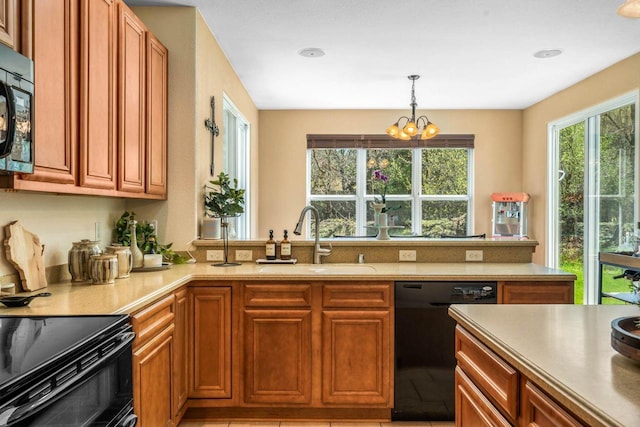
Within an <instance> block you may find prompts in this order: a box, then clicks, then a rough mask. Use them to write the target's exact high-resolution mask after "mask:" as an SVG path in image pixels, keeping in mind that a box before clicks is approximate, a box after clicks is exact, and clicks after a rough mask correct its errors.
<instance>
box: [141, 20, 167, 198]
mask: <svg viewBox="0 0 640 427" xmlns="http://www.w3.org/2000/svg"><path fill="white" fill-rule="evenodd" d="M168 60H169V52H168V51H167V48H165V47H164V46H163V45H162V43H160V41H159V40H158V39H157V38H156V37H155V36H154V35H153V34H151V33H147V156H146V161H147V164H146V173H147V175H146V191H147V193H149V194H160V195H162V196H166V194H167V111H168V92H167V82H168V79H169V77H168Z"/></svg>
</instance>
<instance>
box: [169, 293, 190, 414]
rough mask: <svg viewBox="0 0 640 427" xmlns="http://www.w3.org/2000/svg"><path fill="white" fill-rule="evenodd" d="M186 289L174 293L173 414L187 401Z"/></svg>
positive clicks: (187, 333) (177, 412)
mask: <svg viewBox="0 0 640 427" xmlns="http://www.w3.org/2000/svg"><path fill="white" fill-rule="evenodd" d="M187 302H188V299H187V290H186V289H182V290H180V291H178V292H176V294H175V307H176V309H175V320H174V324H175V334H174V342H175V351H174V358H173V379H174V384H173V392H174V399H173V403H174V406H173V412H174V415H177V414H179V413H180V411H181V410H182V408H183V407H184V404H185V403H186V402H187V395H188V393H189V371H188V366H187V352H188V340H187V337H188V336H189V330H188V322H187Z"/></svg>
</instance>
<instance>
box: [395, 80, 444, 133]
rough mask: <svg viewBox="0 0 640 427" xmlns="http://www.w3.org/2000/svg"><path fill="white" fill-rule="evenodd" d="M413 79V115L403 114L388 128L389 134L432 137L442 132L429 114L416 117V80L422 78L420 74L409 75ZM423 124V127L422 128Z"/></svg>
mask: <svg viewBox="0 0 640 427" xmlns="http://www.w3.org/2000/svg"><path fill="white" fill-rule="evenodd" d="M408 78H409V80H411V104H410V105H411V117H407V116H402V117H400V118H399V119H398V120H397V121H396V122H395V123H394V124H393V125H391V126H389V127H388V128H387V130H386V132H387V134H388V135H389V136H391V137H393V138H397V139H403V140H405V141H406V140H409V139H411V137H412V136H414V135H417V134H418V133H420V139H430V138H433V137H434V136H436V135H437V134H438V133H440V128H438V126H436V125H435V124H433V123H431V122H430V121H429V118H428V117H427V116H420V117H418V118H417V119H416V107H417V106H418V103H417V102H416V94H415V91H416V80H418V79H419V78H420V76H419V75H417V74H413V75H411V76H408ZM402 119H405V120H406V121H407V122H406V124H405V125H404V126H403V127H402V128H400V122H401V121H402ZM421 126H422V128H421Z"/></svg>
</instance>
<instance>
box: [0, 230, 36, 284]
mask: <svg viewBox="0 0 640 427" xmlns="http://www.w3.org/2000/svg"><path fill="white" fill-rule="evenodd" d="M4 234H5V240H4V246H5V251H6V253H7V259H8V260H9V261H10V262H11V263H12V264H13V265H14V266H15V268H16V270H18V273H19V274H20V279H21V281H22V290H23V291H36V290H38V289H42V288H46V287H47V277H46V276H45V271H44V257H43V253H44V246H43V245H41V244H40V238H39V237H38V236H37V235H35V234H33V233H31V232H29V231H28V230H25V229H24V228H23V227H22V225H21V224H20V223H19V222H18V221H13V222H12V223H10V224H9V225H7V226H5V228H4Z"/></svg>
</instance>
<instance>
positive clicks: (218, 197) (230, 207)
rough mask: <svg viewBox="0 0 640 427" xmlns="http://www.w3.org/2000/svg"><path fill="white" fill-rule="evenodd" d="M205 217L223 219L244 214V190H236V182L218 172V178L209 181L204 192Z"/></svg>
mask: <svg viewBox="0 0 640 427" xmlns="http://www.w3.org/2000/svg"><path fill="white" fill-rule="evenodd" d="M204 207H205V215H206V216H208V217H211V218H221V219H223V220H224V219H225V218H227V217H234V216H238V215H240V214H241V213H244V190H243V189H241V188H238V180H237V179H235V178H234V179H233V181H232V180H231V178H229V175H227V174H226V173H224V172H220V174H219V175H218V178H217V179H215V180H212V181H209V184H207V185H205V190H204Z"/></svg>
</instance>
